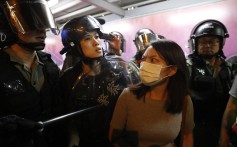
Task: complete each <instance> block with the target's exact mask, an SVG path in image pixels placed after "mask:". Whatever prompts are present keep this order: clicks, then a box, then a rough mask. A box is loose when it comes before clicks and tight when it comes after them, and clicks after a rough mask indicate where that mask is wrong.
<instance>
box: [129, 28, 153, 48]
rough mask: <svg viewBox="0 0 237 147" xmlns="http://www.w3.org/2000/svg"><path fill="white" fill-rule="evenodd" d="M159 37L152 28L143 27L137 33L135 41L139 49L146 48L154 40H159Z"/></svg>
mask: <svg viewBox="0 0 237 147" xmlns="http://www.w3.org/2000/svg"><path fill="white" fill-rule="evenodd" d="M157 39H158V37H157V35H156V33H154V32H153V31H152V30H151V29H148V28H143V29H140V30H138V31H137V33H136V35H135V40H133V42H134V43H135V45H136V47H137V50H138V51H140V50H145V49H146V48H147V47H148V46H149V45H150V43H151V42H152V41H154V40H157Z"/></svg>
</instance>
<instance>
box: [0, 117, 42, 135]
mask: <svg viewBox="0 0 237 147" xmlns="http://www.w3.org/2000/svg"><path fill="white" fill-rule="evenodd" d="M42 128H43V124H41V123H38V122H34V121H31V120H28V119H25V118H22V117H19V116H16V115H8V116H4V117H2V118H0V132H1V133H2V132H15V131H23V132H25V131H35V130H41V129H42Z"/></svg>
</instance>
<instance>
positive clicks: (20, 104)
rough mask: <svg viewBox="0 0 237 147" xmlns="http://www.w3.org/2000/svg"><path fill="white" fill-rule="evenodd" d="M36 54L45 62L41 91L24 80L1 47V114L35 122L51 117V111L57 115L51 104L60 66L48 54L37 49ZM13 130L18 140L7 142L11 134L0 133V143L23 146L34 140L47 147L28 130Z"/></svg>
mask: <svg viewBox="0 0 237 147" xmlns="http://www.w3.org/2000/svg"><path fill="white" fill-rule="evenodd" d="M37 55H38V57H39V60H40V61H41V62H42V63H43V64H44V67H43V73H44V79H45V81H44V84H43V86H42V88H41V90H40V92H38V91H37V90H36V89H35V88H34V87H33V86H32V85H31V83H30V82H29V81H27V80H26V79H25V77H24V76H23V75H22V74H21V72H20V71H19V70H18V69H17V68H16V67H15V65H14V62H12V61H10V56H9V55H8V54H7V53H6V52H5V51H3V50H0V67H1V69H2V70H1V74H0V117H3V116H7V115H13V114H14V115H17V116H19V117H22V118H27V119H29V120H32V121H35V122H38V121H44V120H46V119H49V118H51V117H52V116H53V114H55V115H56V111H57V110H56V107H55V109H54V108H53V107H54V105H55V104H56V103H55V102H56V99H54V98H56V95H55V93H56V92H55V90H56V83H57V82H58V80H59V68H58V67H57V65H56V64H55V63H54V62H53V61H52V59H51V58H50V55H49V54H46V53H43V52H37ZM54 92H55V93H54ZM0 123H1V122H0ZM15 133H16V134H15V135H17V136H16V139H17V140H12V141H11V142H7V140H8V139H10V136H7V135H6V134H1V136H0V138H1V139H0V146H2V145H3V144H5V145H6V146H14V147H23V146H27V144H28V145H29V141H33V140H34V141H35V144H34V145H35V146H45V147H47V145H46V144H45V142H44V141H42V140H41V139H39V138H40V137H39V136H37V137H36V136H31V134H28V133H30V132H24V131H21V132H15ZM43 133H46V136H47V129H46V130H45V131H44V132H43ZM10 135H12V134H10ZM27 135H28V137H29V138H28V139H27V137H26V136H27ZM34 137H35V138H34ZM38 137H39V138H38ZM41 137H42V136H41ZM38 141H39V142H38ZM48 141H49V140H48ZM6 143H9V144H6ZM30 144H31V143H30ZM31 145H32V144H31Z"/></svg>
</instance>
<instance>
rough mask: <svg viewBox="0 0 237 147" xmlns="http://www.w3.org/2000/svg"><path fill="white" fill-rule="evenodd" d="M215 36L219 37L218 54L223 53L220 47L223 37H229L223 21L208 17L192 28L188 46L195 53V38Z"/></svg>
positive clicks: (223, 41) (222, 44)
mask: <svg viewBox="0 0 237 147" xmlns="http://www.w3.org/2000/svg"><path fill="white" fill-rule="evenodd" d="M206 35H211V36H217V37H219V38H220V51H219V53H220V54H223V51H222V48H223V46H224V44H225V39H226V38H228V37H229V34H228V31H227V29H226V27H225V25H224V24H223V23H221V22H220V21H218V20H214V19H208V20H204V21H201V22H200V23H198V24H197V25H196V26H195V27H194V28H193V30H192V32H191V35H190V38H189V46H190V47H191V50H192V51H193V52H194V53H196V46H197V39H198V38H199V37H201V36H206Z"/></svg>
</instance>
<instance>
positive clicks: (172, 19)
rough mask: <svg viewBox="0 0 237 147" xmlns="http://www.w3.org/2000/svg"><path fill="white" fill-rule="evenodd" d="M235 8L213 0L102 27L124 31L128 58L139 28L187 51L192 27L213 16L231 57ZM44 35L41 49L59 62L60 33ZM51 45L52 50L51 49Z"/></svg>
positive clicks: (232, 2) (230, 0) (228, 1)
mask: <svg viewBox="0 0 237 147" xmlns="http://www.w3.org/2000/svg"><path fill="white" fill-rule="evenodd" d="M236 8H237V1H236V0H224V1H220V2H216V3H213V4H206V5H201V6H195V7H189V8H180V9H175V10H172V11H166V12H160V13H156V14H153V15H149V16H143V17H137V18H132V19H123V20H116V21H112V22H107V23H106V24H105V25H104V26H103V27H104V31H105V32H106V33H109V32H111V31H119V32H121V33H122V34H123V35H124V37H125V38H126V41H127V43H126V48H127V51H126V53H124V54H123V57H124V58H126V59H128V60H129V59H130V58H131V57H133V56H134V55H135V53H136V47H135V45H134V43H133V40H134V36H135V34H136V32H137V30H139V29H141V28H146V27H147V28H150V29H152V30H153V31H154V32H156V33H158V34H161V35H163V36H165V37H166V38H167V39H171V40H174V41H175V42H177V43H178V44H179V45H180V46H181V47H182V48H183V50H184V52H185V54H189V53H190V51H189V49H188V48H187V40H188V39H189V36H190V33H191V30H192V28H193V27H194V26H195V25H196V24H197V23H198V22H200V21H202V20H205V19H216V20H219V21H221V22H222V23H223V24H225V26H226V28H227V30H228V32H229V34H230V37H229V38H227V40H226V44H225V46H224V53H225V55H226V56H227V57H231V56H232V55H234V54H237V49H235V48H237V41H236V38H237V29H236V28H237V11H236V10H235V9H236ZM55 38H56V39H55ZM48 39H50V40H56V43H53V42H52V41H47V40H48ZM48 39H47V40H46V41H47V42H48V43H47V45H46V49H45V50H46V51H47V52H50V53H52V55H53V59H54V60H55V61H56V62H57V63H58V65H60V64H61V63H62V59H63V58H62V57H61V56H60V55H59V54H58V52H59V51H60V50H61V48H62V44H61V42H60V40H61V39H60V36H58V37H50V36H49V37H48ZM49 42H51V43H49ZM53 48H54V50H52V49H53Z"/></svg>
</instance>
